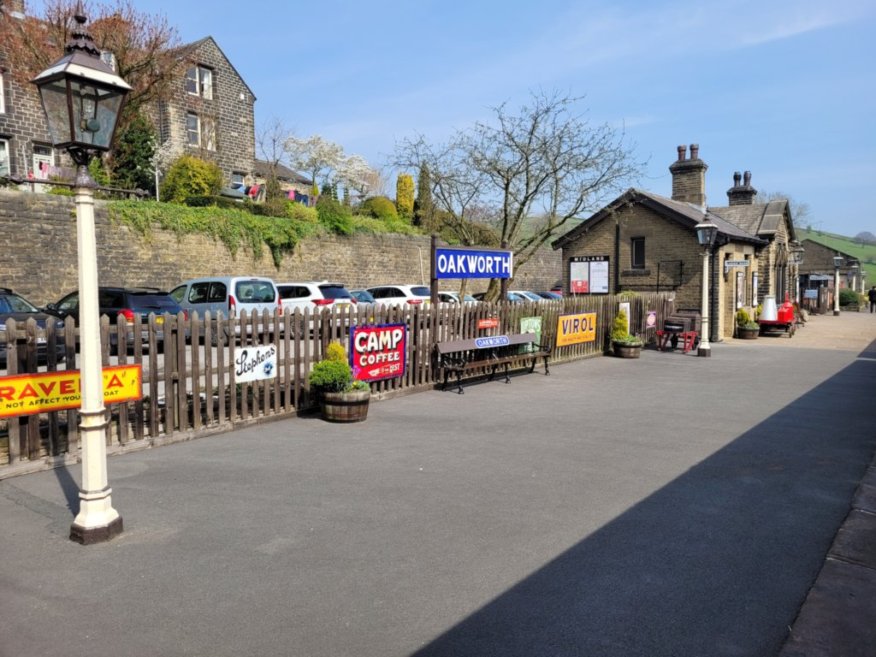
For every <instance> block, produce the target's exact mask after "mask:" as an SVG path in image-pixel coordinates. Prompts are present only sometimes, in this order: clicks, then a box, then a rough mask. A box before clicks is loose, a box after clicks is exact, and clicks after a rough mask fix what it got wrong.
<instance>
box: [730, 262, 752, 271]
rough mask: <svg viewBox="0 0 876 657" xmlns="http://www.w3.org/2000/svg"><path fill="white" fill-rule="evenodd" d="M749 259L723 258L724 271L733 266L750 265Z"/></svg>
mask: <svg viewBox="0 0 876 657" xmlns="http://www.w3.org/2000/svg"><path fill="white" fill-rule="evenodd" d="M750 266H751V260H725V261H724V271H725V272H728V271H730V270H731V269H733V268H734V267H750Z"/></svg>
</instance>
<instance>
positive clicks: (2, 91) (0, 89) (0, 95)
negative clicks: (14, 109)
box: [0, 70, 6, 114]
mask: <svg viewBox="0 0 876 657" xmlns="http://www.w3.org/2000/svg"><path fill="white" fill-rule="evenodd" d="M0 114H6V77H5V75H4V73H3V71H2V70H0Z"/></svg>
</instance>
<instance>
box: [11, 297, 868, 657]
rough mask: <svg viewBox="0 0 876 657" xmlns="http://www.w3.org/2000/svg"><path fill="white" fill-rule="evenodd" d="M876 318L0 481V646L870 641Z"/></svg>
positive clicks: (257, 649) (319, 648)
mask: <svg viewBox="0 0 876 657" xmlns="http://www.w3.org/2000/svg"><path fill="white" fill-rule="evenodd" d="M874 339H876V315H870V314H865V313H860V314H858V313H843V314H842V315H841V316H839V317H833V316H816V317H813V318H811V320H810V321H809V323H808V324H807V325H806V326H805V327H804V328H802V329H800V330H799V331H798V332H797V334H796V335H795V336H794V337H793V338H790V339H789V338H787V337H774V338H766V337H761V338H759V339H758V340H754V341H734V340H728V341H725V342H722V343H717V344H713V347H712V352H713V355H712V357H711V358H697V357H695V356H694V355H692V354H682V353H680V352H678V351H676V352H666V353H662V352H657V351H654V350H646V351H644V352H643V354H642V357H641V358H640V359H639V360H624V359H616V358H595V359H589V360H585V361H578V362H575V363H569V364H562V365H555V366H552V367H551V375H550V376H547V377H546V376H543V375H542V373H541V372H540V370H537V371H536V373H534V374H527V375H521V376H515V377H513V378H512V382H511V383H510V385H505V384H503V383H502V382H498V381H493V382H484V383H479V384H475V385H470V386H467V387H466V390H465V394H464V395H457V394H455V393H454V392H451V391H447V392H441V391H437V390H436V391H428V392H423V393H417V394H411V395H408V396H405V397H399V398H395V399H390V400H386V401H381V402H374V403H372V405H371V409H370V412H369V418H368V420H367V421H366V422H364V423H361V424H356V425H333V424H328V423H325V422H323V421H321V420H319V419H317V418H296V419H292V420H284V421H278V422H271V423H266V424H263V425H260V426H255V427H250V428H246V429H242V430H239V431H235V432H233V433H228V434H224V435H219V436H212V437H208V438H203V439H199V440H194V441H191V442H187V443H181V444H176V445H172V446H167V447H161V448H157V449H153V450H148V451H143V452H137V453H130V454H126V455H122V456H118V457H113V458H111V459H110V461H109V476H110V484H111V485H112V487H113V503H114V506H115V507H116V509H118V510H119V512H120V513H121V515H122V516H123V518H124V523H125V531H124V533H123V534H121V535H120V536H119V537H117V538H116V539H114V540H113V541H111V542H108V543H103V544H99V545H92V546H87V547H83V546H80V545H77V544H75V543H72V542H70V541H69V540H68V538H67V536H68V533H69V528H70V524H71V522H72V519H73V516H74V515H75V510H76V509H77V507H78V497H77V484H76V482H77V480H78V477H79V468H78V467H74V468H69V469H57V470H54V471H51V472H42V473H37V474H31V475H26V476H22V477H16V478H12V479H7V480H3V481H0V526H2V527H3V533H2V539H0V622H2V634H0V657H6V656H9V657H11V656H13V655H14V656H16V657H21V656H29V655H40V656H52V655H64V656H65V657H67V656H71V655H85V654H88V655H92V656H95V657H99V656H104V655H106V656H109V655H112V656H117V655H150V656H165V655H166V656H168V657H169V656H177V655H209V656H211V657H223V656H226V655H228V656H231V655H234V656H235V657H237V656H240V655H253V656H273V655H278V656H280V655H283V656H290V655H291V656H299V655H300V656H305V657H322V656H326V657H328V656H331V657H340V656H346V655H350V656H353V655H355V656H357V657H370V656H374V657H378V656H380V657H392V656H405V655H416V656H418V657H420V656H423V657H425V656H430V657H431V656H439V655H440V656H448V657H450V656H453V657H475V656H477V657H483V656H488V655H496V656H502V657H517V656H519V657H523V656H526V657H532V656H541V655H545V656H551V657H555V656H556V657H559V656H562V657H566V656H573V655H575V656H588V657H590V656H598V655H607V656H624V657H629V656H637V655H641V656H643V657H645V656H647V657H658V656H662V655H666V656H669V655H672V656H676V657H678V656H688V655H689V656H702V655H709V656H715V655H727V656H740V655H745V656H749V655H750V656H758V657H760V656H767V655H769V656H772V655H779V654H781V656H782V657H792V656H793V657H797V656H801V655H806V656H815V655H831V656H832V657H843V656H846V655H849V656H851V655H873V654H876V648H874V646H876V471H874V469H873V467H872V465H871V463H872V460H873V457H874V450H876V422H874V414H876V394H874V393H876V342H874Z"/></svg>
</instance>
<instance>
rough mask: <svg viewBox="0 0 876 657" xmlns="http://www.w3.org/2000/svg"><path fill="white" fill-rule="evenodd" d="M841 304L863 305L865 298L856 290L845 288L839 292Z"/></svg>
mask: <svg viewBox="0 0 876 657" xmlns="http://www.w3.org/2000/svg"><path fill="white" fill-rule="evenodd" d="M839 302H840V305H841V306H856V305H861V303H862V302H863V297H862V296H861V295H860V294H858V293H857V292H855V291H854V290H850V289H848V288H843V289H841V290H840V292H839Z"/></svg>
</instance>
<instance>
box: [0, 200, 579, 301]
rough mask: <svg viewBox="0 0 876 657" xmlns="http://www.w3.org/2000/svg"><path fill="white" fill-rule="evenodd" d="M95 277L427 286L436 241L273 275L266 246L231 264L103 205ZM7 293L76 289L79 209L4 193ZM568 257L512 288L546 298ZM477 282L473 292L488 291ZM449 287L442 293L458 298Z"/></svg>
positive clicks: (315, 248) (322, 240) (0, 237)
mask: <svg viewBox="0 0 876 657" xmlns="http://www.w3.org/2000/svg"><path fill="white" fill-rule="evenodd" d="M95 209H96V216H95V224H96V232H97V253H98V275H99V280H100V284H101V285H129V286H139V285H149V286H155V287H161V288H164V289H170V288H172V287H174V286H175V285H176V284H177V283H179V282H181V281H183V280H185V279H188V278H195V277H197V276H206V275H212V274H235V275H249V274H253V275H263V276H269V277H271V278H273V279H274V280H275V281H278V282H280V281H307V280H322V279H330V280H332V281H338V282H341V283H344V284H345V285H347V286H348V287H350V288H356V287H368V286H372V285H379V284H381V283H421V282H424V283H425V284H427V285H428V283H429V241H430V240H429V238H428V237H426V236H422V237H420V236H407V235H355V236H350V237H346V236H337V235H330V236H324V237H319V238H310V239H307V240H304V241H302V242H301V243H300V244H299V245H298V246H297V247H296V248H295V252H294V253H292V254H286V255H285V256H284V257H283V261H282V264H281V266H280V268H279V269H278V268H276V267H275V266H274V263H273V260H272V259H271V256H270V253H269V252H268V249H267V247H265V248H263V251H262V256H261V258H259V259H255V258H253V257H252V255H251V253H250V252H249V251H248V250H246V249H242V250H241V251H239V252H238V253H237V256H236V257H233V256H232V255H231V253H230V252H229V251H228V249H227V248H226V247H225V246H224V245H223V244H222V243H221V242H216V241H214V240H212V239H211V238H209V237H207V236H203V235H189V236H184V237H179V238H178V237H177V236H176V235H175V234H173V233H171V232H168V231H163V230H160V229H157V228H156V229H154V230H153V231H152V233H151V235H150V236H149V237H148V238H146V237H143V236H142V235H140V234H139V233H136V232H134V231H132V230H131V229H129V228H128V227H127V226H123V225H118V224H114V223H112V222H110V221H109V220H108V218H107V213H106V211H105V207H104V204H103V203H102V202H101V201H98V202H97V204H96V208H95ZM0 248H2V258H0V287H11V288H13V289H14V290H16V291H17V292H19V293H21V294H23V295H24V296H25V297H27V298H28V299H30V300H31V301H33V302H34V303H37V304H39V305H43V304H46V303H49V302H51V301H57V300H58V299H59V298H60V297H61V296H62V295H64V294H66V293H67V292H70V291H71V290H74V289H76V287H77V285H78V282H77V272H78V267H77V248H76V221H75V216H74V212H73V201H72V199H70V198H68V197H55V196H51V195H46V194H32V193H27V192H18V191H10V190H0ZM561 262H562V258H561V254H560V252H559V251H552V250H551V249H550V248H546V249H544V250H543V251H542V252H540V253H539V254H538V255H537V257H535V258H533V259H532V260H531V261H530V262H529V263H527V265H526V266H524V267H522V268H520V269H519V270H518V272H517V278H516V280H515V282H513V283H512V285H513V286H515V287H521V288H527V289H533V290H545V289H549V288H550V287H551V286H552V285H554V284H555V283H556V282H557V281H558V280H559V279H560V278H561V277H562V274H561V272H562V268H561ZM486 284H487V281H480V280H478V281H470V284H469V287H468V290H469V291H479V290H483V289H485V288H486ZM458 287H459V281H447V282H446V285H442V288H443V289H450V290H452V289H458Z"/></svg>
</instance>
